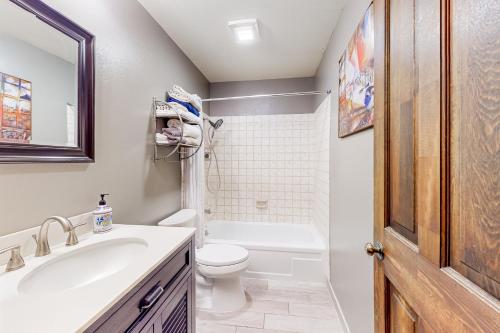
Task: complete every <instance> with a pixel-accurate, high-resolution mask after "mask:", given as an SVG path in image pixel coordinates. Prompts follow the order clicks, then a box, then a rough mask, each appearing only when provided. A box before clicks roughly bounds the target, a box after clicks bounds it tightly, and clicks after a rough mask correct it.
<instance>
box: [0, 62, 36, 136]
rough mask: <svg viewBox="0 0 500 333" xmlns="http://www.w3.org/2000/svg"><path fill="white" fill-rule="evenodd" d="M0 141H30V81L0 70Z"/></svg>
mask: <svg viewBox="0 0 500 333" xmlns="http://www.w3.org/2000/svg"><path fill="white" fill-rule="evenodd" d="M0 119H1V120H2V121H1V123H0V141H3V142H19V143H30V142H31V82H30V81H27V80H23V79H20V78H18V77H15V76H12V75H9V74H5V73H2V72H0Z"/></svg>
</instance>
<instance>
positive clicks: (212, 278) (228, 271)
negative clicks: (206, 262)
mask: <svg viewBox="0 0 500 333" xmlns="http://www.w3.org/2000/svg"><path fill="white" fill-rule="evenodd" d="M247 267H248V262H243V263H240V264H238V265H232V266H228V267H217V268H214V267H207V266H203V265H198V272H197V274H198V275H199V276H198V277H197V279H196V280H197V292H196V295H197V303H198V305H197V307H198V308H200V309H204V310H206V311H209V312H216V313H228V312H236V311H239V310H241V309H242V308H243V307H244V306H245V304H246V302H247V299H246V295H245V290H244V288H243V286H242V284H241V279H240V274H241V272H242V271H243V270H245V269H246V268H247ZM222 273H224V274H222Z"/></svg>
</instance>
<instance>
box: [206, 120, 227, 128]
mask: <svg viewBox="0 0 500 333" xmlns="http://www.w3.org/2000/svg"><path fill="white" fill-rule="evenodd" d="M208 122H209V123H210V125H211V126H212V127H213V128H214V129H219V127H221V126H222V123H223V122H224V120H223V119H219V120H217V121H216V122H215V123H214V122H213V121H211V120H208Z"/></svg>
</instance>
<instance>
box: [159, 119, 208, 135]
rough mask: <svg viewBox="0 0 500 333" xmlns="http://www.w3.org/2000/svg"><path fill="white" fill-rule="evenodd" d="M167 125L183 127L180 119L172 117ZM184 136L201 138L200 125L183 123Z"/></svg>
mask: <svg viewBox="0 0 500 333" xmlns="http://www.w3.org/2000/svg"><path fill="white" fill-rule="evenodd" d="M167 126H168V127H174V128H178V129H181V122H180V120H179V119H170V120H169V121H168V122H167ZM182 137H191V138H194V139H200V138H201V129H200V127H199V126H198V125H190V124H182Z"/></svg>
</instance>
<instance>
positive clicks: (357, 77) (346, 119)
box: [338, 4, 375, 138]
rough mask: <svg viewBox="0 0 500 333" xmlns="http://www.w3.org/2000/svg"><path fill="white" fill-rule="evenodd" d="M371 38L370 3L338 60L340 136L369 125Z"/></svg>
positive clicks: (370, 125) (371, 115)
mask: <svg viewBox="0 0 500 333" xmlns="http://www.w3.org/2000/svg"><path fill="white" fill-rule="evenodd" d="M374 38H375V37H374V26H373V4H372V5H370V7H369V8H368V10H367V11H366V13H365V16H364V18H363V20H362V21H361V22H360V23H359V24H358V26H357V28H356V31H355V33H354V35H353V36H352V38H351V40H350V41H349V44H348V45H347V49H346V50H345V51H344V53H343V55H342V57H341V58H340V61H339V121H338V122H339V131H338V132H339V133H338V136H339V137H340V138H343V137H346V136H348V135H351V134H354V133H357V132H359V131H362V130H364V129H367V128H370V127H372V126H373V107H374V103H373V102H374V101H373V100H374V56H373V52H374V51H373V44H374Z"/></svg>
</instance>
